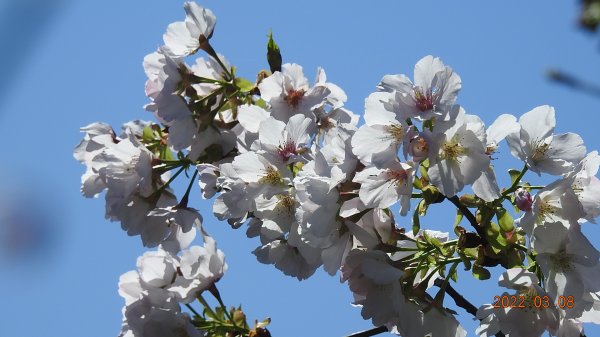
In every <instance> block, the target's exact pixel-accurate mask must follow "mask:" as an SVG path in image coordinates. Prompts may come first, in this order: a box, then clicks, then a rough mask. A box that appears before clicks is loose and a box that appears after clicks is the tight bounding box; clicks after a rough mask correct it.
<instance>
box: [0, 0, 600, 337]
mask: <svg viewBox="0 0 600 337" xmlns="http://www.w3.org/2000/svg"><path fill="white" fill-rule="evenodd" d="M40 1H41V0H40ZM199 3H200V4H201V5H204V6H206V7H209V8H211V9H212V10H213V11H214V12H215V14H216V15H217V18H218V23H217V28H216V31H215V35H214V38H213V40H212V41H214V42H213V44H214V46H215V48H216V49H217V50H218V51H219V52H220V53H222V54H224V55H225V56H226V57H227V58H228V59H229V60H230V61H231V63H232V64H234V65H235V66H237V67H238V69H239V73H241V74H242V75H244V76H246V77H249V78H254V76H255V74H256V72H258V71H259V70H260V69H263V68H267V64H266V61H265V57H264V55H265V43H266V35H267V34H268V32H269V30H270V29H272V30H273V33H274V36H275V38H276V40H277V42H278V43H279V45H280V47H281V50H282V53H283V57H284V62H297V63H300V64H301V65H303V66H304V69H305V73H306V74H307V76H308V77H309V79H311V81H312V79H313V76H314V74H315V73H316V68H317V66H322V67H324V68H325V70H326V71H327V75H328V79H329V80H330V81H331V82H334V83H336V84H338V85H339V86H341V87H342V88H343V89H344V90H345V91H346V93H347V94H348V97H349V100H348V103H347V106H348V107H349V108H350V109H351V110H353V111H354V112H356V113H360V114H362V109H363V100H364V98H365V97H366V96H367V95H368V94H369V93H371V92H372V91H374V88H375V85H376V84H377V83H378V82H379V80H380V79H381V77H382V76H383V75H384V74H394V73H405V74H407V75H409V76H411V77H412V69H413V65H414V63H415V62H416V61H417V60H418V59H420V58H421V57H422V56H424V55H427V54H433V55H435V56H439V57H441V58H442V60H443V61H444V62H445V63H446V64H448V65H450V66H452V67H453V69H454V70H455V71H456V72H458V73H459V74H460V76H461V77H462V80H463V89H462V91H461V92H460V94H459V98H458V102H459V103H460V104H462V105H463V106H464V107H465V109H466V111H467V112H469V113H473V114H478V115H480V116H481V117H482V118H483V120H484V121H485V122H486V123H487V124H489V123H491V122H492V121H493V120H494V119H495V117H496V116H497V115H499V114H501V113H512V114H515V115H520V114H522V113H524V112H526V111H528V110H530V109H531V108H533V107H535V106H537V105H542V104H550V105H553V106H554V107H555V108H556V111H557V125H558V127H557V131H559V132H567V131H573V132H577V133H579V134H580V135H581V136H582V137H583V139H584V140H585V141H586V144H587V146H588V151H591V150H593V149H598V148H600V146H599V145H600V133H599V132H598V125H599V123H600V111H599V110H600V99H598V98H595V97H591V96H587V95H585V94H582V93H579V92H575V91H571V90H569V89H567V88H563V87H560V86H557V85H555V84H553V83H550V82H548V81H547V80H546V78H545V77H544V73H545V71H546V69H547V68H549V67H551V66H553V67H559V68H561V69H564V70H567V71H569V72H571V73H574V74H576V75H578V76H580V77H582V78H584V79H587V80H598V78H599V77H598V69H599V68H598V65H600V50H599V48H598V47H599V43H598V38H597V36H590V35H587V34H584V33H583V32H580V31H579V30H577V29H576V16H577V11H578V8H577V3H578V2H577V1H575V0H572V1H553V2H548V1H541V0H538V1H495V2H488V1H486V2H483V1H476V0H472V1H462V2H460V5H456V3H455V2H450V1H443V2H442V1H439V2H433V1H409V2H407V1H397V2H392V1H377V2H376V1H371V2H366V1H365V2H355V1H345V2H343V5H341V4H342V2H334V1H331V2H327V1H312V0H310V1H302V2H286V3H285V4H283V3H282V2H278V1H243V2H241V1H240V2H237V3H234V2H227V3H226V2H224V1H216V0H210V1H203V2H199ZM182 4H183V1H157V0H146V1H139V0H129V1H116V0H105V1H73V0H71V1H68V0H67V1H66V3H65V5H64V7H63V8H62V9H61V10H60V11H57V13H56V16H55V17H54V19H53V20H52V22H51V23H50V24H48V25H47V26H43V27H42V29H39V30H36V29H30V30H31V31H33V32H34V34H35V35H37V34H40V35H41V36H40V37H39V39H36V40H35V44H33V45H32V46H31V48H25V47H23V44H22V43H18V39H15V37H20V36H27V34H22V32H23V30H22V29H23V28H22V27H23V26H26V27H29V28H32V27H33V28H35V27H37V25H38V24H41V21H42V20H41V18H43V17H44V15H37V16H36V15H33V14H32V13H28V14H27V16H26V17H23V18H22V19H21V20H17V21H18V22H21V23H22V22H25V23H26V24H25V25H23V24H21V26H14V25H10V24H8V25H7V24H6V22H4V26H3V27H7V26H8V27H9V29H14V34H13V35H12V37H13V39H12V40H10V39H9V41H1V42H2V43H3V48H2V49H3V53H4V54H10V55H9V56H11V57H9V56H7V55H5V56H4V57H3V58H0V60H3V61H4V62H2V63H1V65H0V66H1V67H2V71H1V72H2V73H5V74H6V73H9V72H8V71H9V70H13V69H15V68H16V69H17V70H19V71H11V72H10V73H13V74H14V76H13V77H11V78H10V81H9V82H6V83H4V85H3V86H2V90H3V95H2V96H0V98H1V99H2V100H1V101H0V135H2V137H1V139H2V140H3V143H2V144H3V146H2V147H3V154H4V158H3V160H2V163H3V164H2V165H0V174H1V175H2V176H3V177H4V180H5V181H4V182H3V188H2V189H0V201H2V200H8V201H2V202H4V205H5V206H6V205H10V209H11V210H13V211H15V210H18V212H16V213H17V214H18V216H17V218H18V220H20V221H22V222H23V223H26V224H28V226H32V227H36V226H37V227H40V228H41V229H42V232H41V233H42V234H41V235H39V236H38V237H33V239H32V240H33V241H31V242H34V243H35V245H34V246H36V247H39V246H43V247H45V248H44V249H35V250H34V248H33V247H32V248H27V249H25V251H30V250H31V251H33V253H30V254H26V256H22V257H15V258H13V260H12V263H7V262H6V261H5V262H3V264H0V275H1V277H0V298H2V299H3V301H2V302H3V305H2V308H1V309H0V313H1V314H0V317H1V318H0V322H1V323H2V324H0V336H13V337H40V336H44V337H59V336H60V337H79V336H86V337H105V336H116V335H117V333H118V331H119V327H120V320H121V307H122V305H123V300H122V298H121V297H119V295H118V294H117V282H118V277H119V275H121V274H122V273H124V272H126V271H128V270H132V269H134V268H135V260H136V258H137V256H138V255H140V254H141V253H142V252H143V251H144V250H143V248H142V246H141V243H140V241H139V238H129V237H127V236H126V235H125V233H124V232H123V231H121V229H120V226H119V224H117V223H109V222H108V221H106V220H104V209H103V208H104V201H103V200H102V199H98V200H87V199H84V198H83V197H81V196H80V194H79V179H80V175H81V174H82V173H83V171H84V168H83V167H82V166H80V165H79V164H78V163H77V162H76V161H75V160H74V159H73V158H72V150H73V147H74V146H75V145H76V144H77V143H78V142H79V140H80V139H81V134H80V133H79V132H78V129H79V127H80V126H83V125H86V124H88V123H90V122H94V121H99V120H101V121H106V122H109V123H111V124H113V126H114V127H115V128H119V127H120V124H121V123H123V122H126V121H128V120H132V119H150V118H151V114H150V113H147V112H145V111H144V110H143V108H142V106H143V105H144V104H145V103H146V102H147V100H146V97H145V95H144V82H145V77H144V72H143V69H142V66H141V64H142V59H143V57H144V55H146V54H148V53H150V52H152V51H154V50H155V49H156V48H157V47H158V46H159V45H160V44H161V42H162V40H161V39H162V34H163V32H164V30H165V28H166V26H167V25H168V24H169V23H171V22H173V21H177V20H182V19H183V17H184V13H183V9H182ZM0 11H2V7H1V6H0ZM51 12H52V11H49V10H48V9H44V11H42V14H48V15H49V14H50V13H51ZM13 19H15V18H13ZM0 20H2V17H0ZM3 20H6V17H4V19H3ZM0 23H2V21H0ZM27 31H29V30H27ZM5 35H6V34H5ZM19 61H22V62H19ZM19 63H21V67H20V69H19V68H17V67H18V65H19ZM6 80H7V79H6V78H3V81H6ZM598 81H599V82H600V80H598ZM498 156H499V157H500V158H501V159H504V161H505V163H506V164H499V163H498V164H497V172H498V175H500V176H502V175H504V173H503V172H506V171H505V170H506V169H507V168H508V167H509V166H511V165H512V166H515V167H517V166H518V167H519V168H520V167H521V164H518V163H517V162H516V160H513V159H512V157H511V156H510V154H509V153H508V150H507V148H506V147H504V148H503V149H502V152H501V153H500V154H499V155H498ZM502 181H504V182H505V181H506V179H503V180H502ZM17 192H18V193H20V194H23V195H25V197H22V198H17V195H20V194H18V193H17ZM196 196H198V194H196ZM195 200H196V202H195V203H192V204H193V205H194V206H196V207H197V208H199V209H200V210H201V212H202V214H203V215H204V219H205V226H206V228H207V230H208V231H209V232H210V233H211V234H212V235H213V236H214V237H216V239H217V242H218V244H219V246H220V248H221V249H222V250H223V251H224V252H225V254H226V256H227V261H228V263H229V271H228V273H227V274H226V275H225V277H224V278H223V279H222V280H221V282H220V283H219V287H220V289H221V292H222V294H223V295H224V299H225V301H226V303H228V304H232V305H234V304H235V305H237V304H239V303H241V304H242V305H243V306H244V308H245V309H246V311H247V314H248V316H249V318H251V319H253V318H258V319H262V318H263V317H265V316H270V317H271V318H272V319H273V324H272V326H271V331H272V333H273V336H280V337H281V336H285V337H299V336H307V335H312V336H332V337H335V336H344V335H346V334H349V333H351V332H355V331H358V330H362V329H367V328H370V327H371V325H370V322H367V321H364V320H363V319H362V318H361V317H360V310H359V309H356V308H353V307H351V305H350V302H351V294H350V292H349V291H348V290H347V287H346V285H343V284H340V283H339V279H338V277H329V276H328V275H326V274H325V273H324V272H323V271H318V272H317V274H316V275H315V276H314V277H313V278H311V279H309V280H308V281H304V282H298V281H297V280H296V279H292V278H289V277H286V276H284V275H283V274H281V273H280V272H279V271H277V270H276V269H275V268H273V267H272V266H266V265H262V264H259V263H258V262H257V261H256V259H255V257H254V256H253V255H251V254H250V252H251V251H252V250H253V249H254V247H256V246H257V245H258V242H257V241H256V240H251V239H247V238H246V237H245V231H244V230H243V229H240V230H238V231H234V230H232V229H230V228H229V227H228V225H227V224H225V223H220V222H218V221H217V220H216V219H214V218H213V217H212V215H211V212H210V205H209V204H207V203H202V202H201V201H200V198H199V196H198V198H197V199H195ZM0 209H1V208H0ZM439 209H440V212H436V214H435V215H433V216H429V217H428V218H427V219H426V221H424V223H423V224H422V226H424V227H425V226H428V225H432V227H434V228H436V229H444V230H446V231H451V226H452V221H453V215H452V214H453V212H452V211H451V210H450V209H449V208H444V207H440V208H439ZM397 221H398V223H399V224H400V225H405V226H410V223H409V219H408V218H406V219H403V218H400V217H399V218H398V220H397ZM584 230H585V232H586V234H588V235H589V237H590V240H591V241H592V243H594V244H595V245H596V246H597V247H598V246H600V240H599V239H600V228H598V227H597V226H596V225H591V224H590V225H586V226H585V228H584ZM32 233H37V232H35V231H34V232H32ZM25 242H27V241H25ZM13 243H14V242H13ZM25 247H27V246H26V245H25ZM0 254H6V252H4V253H0ZM0 256H2V255H0ZM5 257H6V256H5ZM4 260H6V258H5V259H4ZM496 275H497V273H496V274H494V276H493V277H492V280H491V281H489V282H475V281H471V278H470V276H469V275H468V274H464V275H462V274H461V276H460V281H461V282H460V284H459V285H458V286H457V288H458V289H461V290H462V289H466V290H465V291H464V295H465V296H466V297H467V298H468V299H470V300H471V301H472V302H473V303H475V305H477V306H479V305H480V304H482V303H490V301H492V298H493V296H494V295H496V294H498V295H499V294H501V293H502V291H503V290H501V289H500V288H497V286H496V284H497V283H496V280H497V276H496ZM463 281H464V284H463ZM446 303H447V305H448V306H450V307H454V304H453V302H452V301H451V300H450V299H448V300H447V302H446ZM457 311H458V312H459V313H461V316H460V320H461V321H462V322H463V324H464V326H465V327H466V328H467V330H468V331H469V335H474V326H475V323H474V322H473V321H472V320H471V317H470V316H469V315H468V314H465V313H464V311H462V309H460V308H458V309H457ZM586 329H587V332H588V336H596V335H600V329H599V328H598V327H593V326H591V325H588V326H586Z"/></svg>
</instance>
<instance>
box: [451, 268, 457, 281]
mask: <svg viewBox="0 0 600 337" xmlns="http://www.w3.org/2000/svg"><path fill="white" fill-rule="evenodd" d="M450 278H451V279H452V281H454V282H458V273H457V272H456V269H455V270H453V271H452V274H451V275H450Z"/></svg>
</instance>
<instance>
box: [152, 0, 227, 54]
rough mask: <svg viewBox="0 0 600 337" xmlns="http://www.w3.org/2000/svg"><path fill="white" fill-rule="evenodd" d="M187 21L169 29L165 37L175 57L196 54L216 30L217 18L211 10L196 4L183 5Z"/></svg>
mask: <svg viewBox="0 0 600 337" xmlns="http://www.w3.org/2000/svg"><path fill="white" fill-rule="evenodd" d="M183 8H184V10H185V21H178V22H174V23H172V24H170V25H169V26H168V27H167V32H166V33H165V34H164V35H163V39H164V42H165V46H166V48H167V49H168V51H169V53H170V54H171V55H173V56H177V57H183V56H187V55H191V54H194V53H196V51H197V50H198V49H200V48H202V47H203V43H205V42H206V41H208V40H209V39H210V38H211V36H212V34H213V30H214V28H215V24H216V21H217V18H216V17H215V15H214V14H213V12H212V11H211V10H210V9H206V8H203V7H201V6H199V5H198V4H196V3H195V2H192V1H188V2H186V3H185V4H184V5H183Z"/></svg>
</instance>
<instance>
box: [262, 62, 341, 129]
mask: <svg viewBox="0 0 600 337" xmlns="http://www.w3.org/2000/svg"><path fill="white" fill-rule="evenodd" d="M258 88H259V90H260V96H261V98H262V99H264V100H265V101H267V102H268V103H269V104H270V106H271V107H270V111H271V116H272V117H274V118H275V119H277V120H280V121H282V122H287V121H288V120H289V119H290V117H292V116H293V115H296V114H303V115H305V116H306V117H312V116H313V114H312V110H313V109H315V108H317V107H318V106H320V105H322V104H323V102H325V100H326V98H327V97H328V96H329V95H330V93H331V90H330V89H329V88H328V87H327V86H325V85H321V84H319V83H317V85H316V86H314V87H312V88H311V87H309V84H308V80H307V79H306V77H304V72H303V70H302V67H301V66H299V65H298V64H295V63H293V64H289V63H287V64H284V65H283V66H282V67H281V72H279V71H276V72H275V73H273V74H272V75H271V76H269V77H267V78H265V79H264V80H262V81H261V82H260V84H259V85H258Z"/></svg>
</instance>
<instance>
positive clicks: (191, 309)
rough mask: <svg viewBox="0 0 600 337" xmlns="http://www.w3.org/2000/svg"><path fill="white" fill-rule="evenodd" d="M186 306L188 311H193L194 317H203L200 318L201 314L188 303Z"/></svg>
mask: <svg viewBox="0 0 600 337" xmlns="http://www.w3.org/2000/svg"><path fill="white" fill-rule="evenodd" d="M185 306H186V307H187V308H188V309H190V311H191V312H192V313H193V314H194V315H196V316H198V317H202V316H200V314H199V313H198V312H197V311H196V309H194V308H193V307H192V306H191V305H189V304H188V303H186V304H185Z"/></svg>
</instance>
